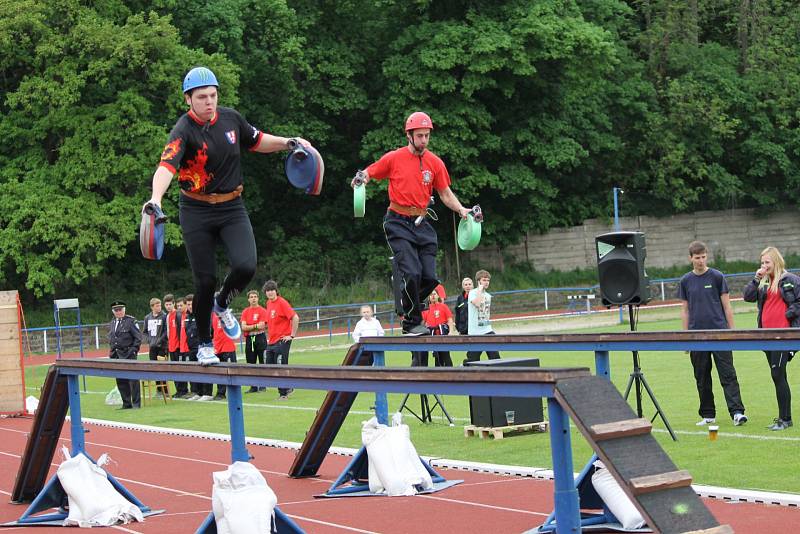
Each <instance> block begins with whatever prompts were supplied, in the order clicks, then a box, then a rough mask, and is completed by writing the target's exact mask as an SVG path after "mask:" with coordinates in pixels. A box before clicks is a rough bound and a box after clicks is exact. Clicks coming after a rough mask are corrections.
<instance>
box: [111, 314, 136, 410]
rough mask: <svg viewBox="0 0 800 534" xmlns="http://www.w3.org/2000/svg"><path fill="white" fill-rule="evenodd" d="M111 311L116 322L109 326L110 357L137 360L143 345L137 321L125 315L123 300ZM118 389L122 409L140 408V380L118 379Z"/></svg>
mask: <svg viewBox="0 0 800 534" xmlns="http://www.w3.org/2000/svg"><path fill="white" fill-rule="evenodd" d="M111 311H112V312H114V320H113V321H111V324H109V330H108V344H109V346H110V351H109V353H108V357H109V358H112V359H115V360H135V359H136V357H137V356H138V355H139V347H141V345H142V333H141V332H140V331H139V326H138V325H137V324H136V319H134V318H133V317H132V316H130V315H126V314H125V303H124V302H122V301H121V300H115V301H114V302H112V303H111ZM117 389H119V394H120V396H121V397H122V408H121V409H123V410H129V409H131V408H138V407H139V406H140V397H139V381H138V380H129V379H127V378H117Z"/></svg>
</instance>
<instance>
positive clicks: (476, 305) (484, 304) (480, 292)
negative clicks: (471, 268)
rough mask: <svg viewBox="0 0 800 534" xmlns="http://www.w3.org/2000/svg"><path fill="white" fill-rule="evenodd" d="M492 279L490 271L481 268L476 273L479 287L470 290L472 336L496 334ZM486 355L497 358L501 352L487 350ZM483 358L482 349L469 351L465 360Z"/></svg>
mask: <svg viewBox="0 0 800 534" xmlns="http://www.w3.org/2000/svg"><path fill="white" fill-rule="evenodd" d="M491 280H492V275H491V274H489V271H485V270H483V269H481V270H480V271H478V272H477V273H475V281H476V282H477V283H478V285H477V287H476V288H475V289H473V290H471V291H470V292H469V296H468V297H467V300H468V301H469V305H468V307H467V310H468V313H469V318H468V325H469V326H468V333H469V335H471V336H486V335H494V330H492V322H491V314H492V295H491V293H489V283H490V282H491ZM486 356H488V357H489V359H490V360H497V359H499V358H500V353H499V352H497V351H495V350H487V351H486ZM480 359H481V351H469V352H467V359H466V360H464V361H465V362H468V361H469V362H476V361H478V360H480Z"/></svg>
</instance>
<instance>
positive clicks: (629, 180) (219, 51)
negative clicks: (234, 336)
mask: <svg viewBox="0 0 800 534" xmlns="http://www.w3.org/2000/svg"><path fill="white" fill-rule="evenodd" d="M0 11H2V12H3V13H4V16H3V17H2V18H1V19H0V50H1V51H2V53H0V67H2V69H1V71H2V76H0V92H1V93H2V100H1V101H0V110H2V113H1V114H0V138H2V139H3V141H4V142H3V143H2V144H0V203H2V209H0V278H1V279H2V286H3V287H4V288H16V289H19V290H21V291H22V292H23V295H24V298H25V300H26V302H28V303H29V304H32V305H36V303H37V301H38V299H44V298H45V297H48V298H49V297H50V296H51V295H55V294H59V295H61V294H64V293H70V294H80V295H86V296H87V298H88V299H89V301H90V302H92V301H96V302H108V299H109V298H116V297H117V296H119V295H120V294H122V295H124V294H138V293H140V292H142V291H151V290H155V291H161V288H173V287H179V286H180V287H186V288H189V289H190V288H191V282H190V280H189V279H188V277H189V271H188V269H187V268H186V256H185V253H184V251H183V248H182V244H181V235H180V230H179V227H178V225H177V195H178V188H177V187H176V186H175V185H173V187H171V189H170V192H169V194H168V197H167V199H166V200H165V206H164V208H165V211H166V212H167V214H168V215H169V216H171V220H170V222H169V223H168V234H167V241H168V249H167V251H166V253H165V256H166V258H165V259H164V260H163V261H162V262H159V263H158V264H155V263H153V262H147V261H145V260H143V259H142V258H141V256H140V254H139V253H138V243H137V232H138V221H139V210H140V208H141V205H142V203H143V202H144V201H145V200H146V199H147V198H149V191H150V179H151V177H152V173H153V171H154V169H155V166H156V164H157V163H158V158H159V155H160V153H161V149H162V148H163V145H164V143H165V141H166V138H167V134H168V132H169V129H170V128H171V126H172V125H173V124H174V122H175V120H176V119H177V118H178V117H179V116H180V114H181V113H183V112H184V111H185V109H184V108H185V106H184V104H183V100H182V96H181V93H180V82H181V80H182V78H183V75H184V74H185V73H186V71H187V70H188V69H189V68H191V67H192V66H195V65H206V66H208V67H210V68H211V69H212V70H213V71H214V72H215V73H216V75H217V77H218V78H219V79H220V83H221V87H220V104H221V105H225V106H233V107H236V108H237V109H239V110H240V111H241V112H242V113H243V115H244V116H245V117H246V118H247V120H248V121H249V122H251V123H252V124H254V125H256V126H258V127H259V128H262V129H263V130H264V131H267V132H274V133H276V134H278V135H283V134H290V133H294V132H299V133H300V134H301V135H302V136H303V137H305V138H306V139H309V140H310V141H311V142H312V143H313V144H314V145H315V146H316V147H317V148H318V149H319V150H320V152H321V153H322V155H323V157H324V158H325V165H326V173H325V184H324V187H323V192H322V195H321V196H320V197H309V196H306V195H304V194H303V193H302V192H300V191H298V190H295V189H293V188H292V187H291V186H290V185H289V184H288V182H287V181H286V179H285V177H284V176H283V161H282V158H281V157H280V156H260V155H259V156H255V155H253V156H245V158H244V171H245V197H246V204H247V206H248V209H249V211H250V214H251V218H252V221H253V225H254V228H255V232H256V239H257V244H258V248H259V262H260V265H259V275H260V276H263V277H274V278H276V279H278V280H280V281H281V283H282V284H283V287H284V288H287V290H289V291H292V290H295V291H298V292H299V291H306V294H307V295H308V296H307V300H306V302H305V303H308V304H312V303H325V302H326V301H327V300H330V299H332V298H334V297H333V292H332V291H333V290H332V288H334V287H337V286H343V285H344V286H348V285H354V284H355V285H359V284H360V285H361V286H363V287H368V288H372V287H374V289H375V291H376V292H380V293H381V294H384V293H385V294H388V291H387V290H386V289H385V288H384V284H382V282H381V281H384V280H386V279H387V278H388V276H389V262H388V249H387V247H386V245H385V243H384V241H383V236H382V232H381V230H380V219H381V217H382V213H383V211H384V209H385V204H386V193H385V184H384V186H379V187H371V188H370V189H369V193H368V202H367V216H366V218H365V219H363V220H354V219H353V217H352V207H351V206H352V204H351V203H352V201H351V198H352V192H351V190H350V188H349V186H348V183H349V180H350V178H351V177H352V176H353V174H354V172H355V171H356V170H357V169H359V168H363V167H364V166H366V165H367V164H369V163H370V162H372V161H374V160H375V159H376V158H377V157H379V156H380V155H381V154H382V153H383V152H385V151H387V150H390V149H392V148H395V147H397V146H400V145H402V144H404V138H403V133H402V124H403V120H404V119H405V117H406V116H407V115H408V114H409V113H410V112H412V111H415V110H424V111H426V112H428V113H429V114H430V115H431V116H432V118H433V120H434V123H435V131H434V135H433V137H432V149H433V150H434V152H436V153H438V154H439V155H440V156H441V157H442V158H443V159H444V161H445V162H446V164H447V165H448V168H449V170H450V174H451V176H452V177H453V190H454V191H455V192H456V193H457V195H458V196H459V197H460V198H461V199H462V201H463V202H464V204H465V205H471V204H473V203H476V202H479V203H480V204H481V206H482V208H483V210H484V212H485V214H486V222H485V223H484V227H483V239H482V243H483V244H487V245H491V246H496V247H499V248H500V249H502V247H504V246H506V245H508V244H511V243H515V242H518V241H519V240H521V239H523V237H524V236H525V234H526V233H528V232H544V231H547V230H548V229H550V228H553V227H559V226H568V225H573V224H578V223H580V222H581V221H582V220H584V219H586V218H589V217H598V216H600V217H603V216H610V211H611V209H610V205H611V200H610V195H611V188H612V187H614V186H617V187H622V188H623V189H624V190H625V195H624V196H623V198H622V202H623V204H622V210H623V212H624V213H625V214H626V215H634V214H639V213H647V214H651V215H662V214H663V215H667V214H672V213H678V212H691V211H694V210H699V209H721V208H727V207H732V206H736V207H745V206H750V207H763V208H765V209H771V208H778V207H786V206H792V205H794V204H795V203H796V201H797V197H798V195H800V189H798V187H797V183H798V179H799V178H800V173H798V168H799V167H798V163H799V158H800V128H799V127H798V120H799V119H800V116H799V115H798V111H797V110H798V109H800V106H799V105H798V104H799V102H798V99H799V98H800V97H799V96H798V95H800V92H798V91H797V87H799V86H800V83H799V82H800V65H799V64H798V62H800V45H798V41H797V39H796V36H797V35H798V32H800V10H797V9H796V6H795V3H794V2H790V1H788V0H771V1H766V0H704V1H703V2H699V1H698V0H688V1H686V0H681V1H678V0H628V1H624V0H510V1H491V0H483V1H481V2H477V1H470V0H463V1H458V0H440V1H436V2H434V1H432V0H414V1H412V2H408V1H402V2H401V1H395V0H372V1H367V0H338V1H327V0H323V1H319V0H313V1H311V0H296V1H288V2H287V1H286V0H217V1H214V2H192V1H189V0H151V1H143V0H141V1H124V0H103V1H99V2H81V1H79V0H58V1H55V0H0ZM436 210H437V211H438V213H439V215H440V218H441V220H440V221H439V223H437V229H438V231H439V235H440V241H441V245H440V249H441V251H442V252H441V260H442V266H443V267H442V268H443V269H444V270H445V271H447V272H450V273H452V272H453V267H452V265H453V262H454V260H455V258H454V256H455V250H454V247H453V246H452V242H453V231H454V225H453V221H452V218H451V214H450V213H449V212H448V210H447V209H446V208H445V207H444V206H442V205H441V204H439V205H437V206H436ZM476 254H478V253H472V254H471V255H468V256H464V257H462V258H461V259H460V260H461V261H462V262H465V261H466V262H467V263H466V264H467V265H469V262H470V261H475V258H476V256H475V255H476ZM531 260H532V262H533V264H534V265H533V266H534V268H535V262H536V259H535V258H531ZM220 274H223V273H220ZM311 301H316V302H311Z"/></svg>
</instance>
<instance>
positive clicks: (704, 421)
mask: <svg viewBox="0 0 800 534" xmlns="http://www.w3.org/2000/svg"><path fill="white" fill-rule="evenodd" d="M716 422H717V420H716V419H715V418H713V417H703V418H702V419H700V420H699V421H698V422H696V423H695V425H697V426H706V425H713V424H714V423H716Z"/></svg>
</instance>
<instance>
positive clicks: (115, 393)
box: [106, 386, 122, 406]
mask: <svg viewBox="0 0 800 534" xmlns="http://www.w3.org/2000/svg"><path fill="white" fill-rule="evenodd" d="M106 404H107V405H108V406H122V395H121V394H120V392H119V389H117V386H114V389H112V390H111V391H109V392H108V395H106Z"/></svg>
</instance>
